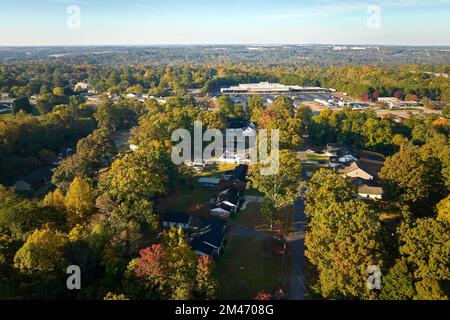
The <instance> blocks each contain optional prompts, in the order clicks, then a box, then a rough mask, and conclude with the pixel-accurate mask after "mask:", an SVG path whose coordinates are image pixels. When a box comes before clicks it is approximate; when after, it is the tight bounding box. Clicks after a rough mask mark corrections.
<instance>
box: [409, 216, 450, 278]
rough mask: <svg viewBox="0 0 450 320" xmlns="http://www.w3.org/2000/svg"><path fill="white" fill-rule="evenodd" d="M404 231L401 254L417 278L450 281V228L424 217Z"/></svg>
mask: <svg viewBox="0 0 450 320" xmlns="http://www.w3.org/2000/svg"><path fill="white" fill-rule="evenodd" d="M404 228H405V229H402V231H401V235H400V240H401V246H400V254H402V255H403V256H404V257H405V258H406V259H407V261H408V263H409V264H410V265H411V266H413V272H414V276H415V278H416V279H425V278H430V279H436V280H443V281H444V280H450V226H449V225H448V224H446V223H442V222H439V221H436V220H435V219H433V218H420V219H417V220H416V221H415V223H414V224H413V226H412V227H411V228H409V227H404Z"/></svg>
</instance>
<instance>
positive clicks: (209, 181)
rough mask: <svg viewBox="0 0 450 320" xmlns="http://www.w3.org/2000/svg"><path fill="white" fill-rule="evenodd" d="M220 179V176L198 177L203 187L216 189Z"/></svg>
mask: <svg viewBox="0 0 450 320" xmlns="http://www.w3.org/2000/svg"><path fill="white" fill-rule="evenodd" d="M221 181H222V179H220V178H208V177H203V178H200V179H198V183H200V186H201V187H202V188H203V189H218V188H219V186H220V182H221Z"/></svg>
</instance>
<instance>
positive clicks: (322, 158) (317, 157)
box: [306, 153, 330, 161]
mask: <svg viewBox="0 0 450 320" xmlns="http://www.w3.org/2000/svg"><path fill="white" fill-rule="evenodd" d="M306 160H311V161H329V160H330V157H328V156H321V155H318V154H313V153H307V154H306Z"/></svg>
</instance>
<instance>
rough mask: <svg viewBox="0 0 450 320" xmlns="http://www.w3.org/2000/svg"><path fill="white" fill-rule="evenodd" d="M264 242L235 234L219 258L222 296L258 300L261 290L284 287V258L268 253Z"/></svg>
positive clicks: (270, 290) (271, 290) (268, 290)
mask: <svg viewBox="0 0 450 320" xmlns="http://www.w3.org/2000/svg"><path fill="white" fill-rule="evenodd" d="M263 243H264V241H263V240H257V239H252V238H247V237H241V236H235V235H233V236H231V238H230V240H229V243H228V246H227V248H226V249H225V253H224V255H223V256H221V257H219V258H218V259H217V272H218V276H219V283H220V290H219V298H220V299H246V300H247V299H254V298H255V297H256V295H257V294H258V293H259V292H261V291H266V292H273V291H274V290H276V289H279V288H281V287H283V276H282V274H283V273H282V270H281V268H282V259H281V257H277V256H275V255H273V254H271V253H269V252H266V251H265V249H264V248H263ZM262 266H264V267H262Z"/></svg>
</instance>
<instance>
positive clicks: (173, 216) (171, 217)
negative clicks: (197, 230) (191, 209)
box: [162, 212, 191, 223]
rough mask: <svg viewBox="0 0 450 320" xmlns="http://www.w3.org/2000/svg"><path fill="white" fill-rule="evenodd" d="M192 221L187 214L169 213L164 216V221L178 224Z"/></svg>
mask: <svg viewBox="0 0 450 320" xmlns="http://www.w3.org/2000/svg"><path fill="white" fill-rule="evenodd" d="M190 219H191V215H189V214H187V213H180V212H167V213H166V214H164V216H163V218H162V221H167V222H176V223H189V220H190Z"/></svg>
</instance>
